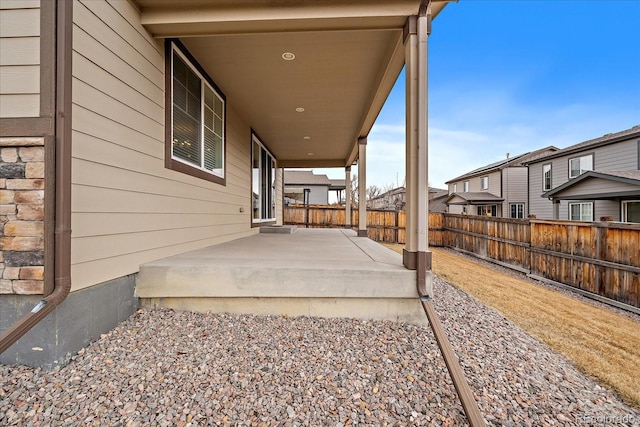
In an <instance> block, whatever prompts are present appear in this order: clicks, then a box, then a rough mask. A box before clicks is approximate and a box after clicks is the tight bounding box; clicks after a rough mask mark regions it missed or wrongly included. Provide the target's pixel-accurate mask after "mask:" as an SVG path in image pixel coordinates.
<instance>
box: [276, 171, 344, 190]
mask: <svg viewBox="0 0 640 427" xmlns="http://www.w3.org/2000/svg"><path fill="white" fill-rule="evenodd" d="M284 185H326V186H328V187H329V189H330V190H341V189H344V188H345V180H344V179H329V178H328V177H327V175H324V174H322V175H316V174H314V173H313V171H307V170H304V171H293V170H285V171H284Z"/></svg>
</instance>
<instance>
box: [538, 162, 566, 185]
mask: <svg viewBox="0 0 640 427" xmlns="http://www.w3.org/2000/svg"><path fill="white" fill-rule="evenodd" d="M569 166H571V165H569ZM547 173H548V174H549V176H548V181H549V182H548V183H547ZM552 174H553V165H552V164H551V163H545V164H544V165H542V191H549V190H551V189H552V188H553V175H552ZM547 184H548V185H547Z"/></svg>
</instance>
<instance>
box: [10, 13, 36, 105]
mask: <svg viewBox="0 0 640 427" xmlns="http://www.w3.org/2000/svg"><path fill="white" fill-rule="evenodd" d="M0 51H1V52H2V55H0V117H38V116H39V115H40V2H39V1H7V0H0Z"/></svg>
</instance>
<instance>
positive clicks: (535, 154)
mask: <svg viewBox="0 0 640 427" xmlns="http://www.w3.org/2000/svg"><path fill="white" fill-rule="evenodd" d="M558 150H559V148H558V147H554V146H553V145H550V146H548V147H544V148H540V149H538V150H535V151H530V152H528V153H524V154H519V155H517V156H513V157H509V158H506V159H502V160H499V161H497V162H494V163H490V164H488V165H485V166H482V167H479V168H477V169H474V170H472V171H471V172H467V173H465V174H463V175H460V176H458V177H456V178H453V179H451V180H449V181H447V182H445V184H449V183H452V182H456V181H460V180H462V179H465V178H471V177H473V176H477V175H481V174H486V173H489V172H493V171H497V170H501V169H504V168H507V167H512V166H523V165H524V164H525V163H527V162H529V161H531V160H533V159H537V158H539V157H541V156H544V157H546V156H547V154H548V153H550V152H555V151H558Z"/></svg>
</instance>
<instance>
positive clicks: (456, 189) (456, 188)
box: [453, 184, 458, 193]
mask: <svg viewBox="0 0 640 427" xmlns="http://www.w3.org/2000/svg"><path fill="white" fill-rule="evenodd" d="M453 192H454V193H457V192H458V184H453Z"/></svg>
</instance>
